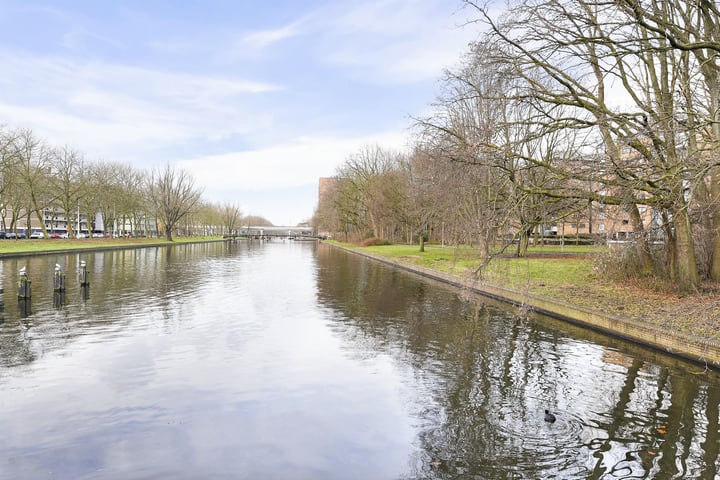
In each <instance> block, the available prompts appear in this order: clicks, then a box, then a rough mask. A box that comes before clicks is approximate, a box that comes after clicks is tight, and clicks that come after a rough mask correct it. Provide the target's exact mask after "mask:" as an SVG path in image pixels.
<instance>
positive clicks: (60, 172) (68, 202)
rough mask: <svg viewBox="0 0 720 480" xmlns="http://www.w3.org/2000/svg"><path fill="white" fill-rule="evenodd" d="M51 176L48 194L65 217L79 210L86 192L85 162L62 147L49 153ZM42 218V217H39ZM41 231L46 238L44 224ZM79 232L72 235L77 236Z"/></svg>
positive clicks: (77, 154)
mask: <svg viewBox="0 0 720 480" xmlns="http://www.w3.org/2000/svg"><path fill="white" fill-rule="evenodd" d="M49 166H50V171H51V173H52V174H51V175H50V176H49V178H48V179H49V187H50V188H49V192H50V193H51V195H52V199H53V200H54V201H53V202H52V203H53V204H54V203H56V204H57V205H58V206H59V207H60V208H61V209H62V211H63V212H65V214H66V215H69V213H70V212H74V211H75V210H76V209H79V208H80V200H81V199H82V198H83V196H85V195H86V194H87V192H88V190H87V188H86V183H85V180H86V173H87V172H86V170H85V161H84V159H83V157H82V155H81V154H80V153H79V152H78V151H77V150H74V149H71V148H69V147H67V146H66V147H63V148H60V149H55V150H53V151H52V152H51V154H50V158H49ZM41 218H42V217H41ZM42 228H43V231H44V232H45V234H46V236H47V231H46V229H45V224H44V222H43V223H42ZM77 233H79V232H75V233H74V234H73V236H74V235H77Z"/></svg>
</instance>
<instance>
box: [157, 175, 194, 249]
mask: <svg viewBox="0 0 720 480" xmlns="http://www.w3.org/2000/svg"><path fill="white" fill-rule="evenodd" d="M201 193H202V192H201V190H200V189H198V188H197V187H195V179H194V178H193V177H192V175H190V173H189V172H187V171H185V170H183V169H180V168H174V167H172V166H171V165H170V164H166V165H165V167H163V168H162V169H160V170H159V171H153V173H152V175H151V176H150V181H149V199H150V203H151V205H152V206H153V208H154V212H155V215H156V217H157V220H158V221H159V222H160V224H161V225H162V227H163V230H164V231H165V238H167V240H168V241H172V239H173V238H172V235H173V231H174V230H175V228H176V227H177V226H178V225H179V224H180V222H181V220H182V219H183V218H185V217H186V216H187V215H189V214H190V213H191V212H192V211H193V208H195V206H196V205H197V203H198V201H199V200H200V197H201Z"/></svg>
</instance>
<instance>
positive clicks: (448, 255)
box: [341, 244, 720, 340]
mask: <svg viewBox="0 0 720 480" xmlns="http://www.w3.org/2000/svg"><path fill="white" fill-rule="evenodd" d="M341 245H342V246H344V247H346V248H351V249H358V250H364V251H368V252H373V253H375V254H377V255H382V256H385V257H391V258H394V259H396V260H398V261H402V262H407V263H410V264H414V265H420V266H423V267H427V268H432V269H435V270H440V271H443V272H447V273H450V274H453V275H458V276H461V277H467V276H470V275H472V274H473V272H475V271H476V270H477V268H478V267H479V266H480V265H481V264H482V259H481V257H480V253H479V251H478V250H477V249H473V248H469V247H449V246H446V247H444V248H441V247H440V246H435V245H431V246H426V247H425V252H420V249H419V247H418V246H417V245H383V246H372V247H359V246H355V245H350V244H341ZM608 252H609V250H608V249H607V247H601V246H573V245H565V246H564V247H560V246H551V245H546V246H538V247H531V248H530V249H529V250H528V256H527V257H525V258H515V257H511V256H510V255H507V256H502V257H497V258H495V259H494V260H492V261H491V262H490V264H489V265H488V266H487V267H485V268H484V269H483V272H482V279H484V280H485V281H487V282H489V283H493V284H496V285H500V286H503V287H507V288H513V289H516V290H522V291H526V292H528V293H530V294H534V295H542V296H545V297H548V298H552V299H555V300H559V301H563V302H566V303H570V304H573V305H578V306H583V307H587V308H592V309H595V310H600V311H603V312H606V313H610V314H615V315H621V316H625V317H628V318H632V319H635V320H639V321H643V322H647V323H652V324H655V325H659V326H661V327H663V328H668V329H671V330H673V331H682V332H685V333H689V334H693V335H698V336H701V337H710V338H716V339H718V340H720V285H718V284H713V283H706V284H704V285H703V291H702V292H698V293H696V294H692V295H685V296H678V295H677V294H675V293H674V292H672V291H666V290H663V289H662V288H657V285H658V283H656V282H653V281H652V279H640V280H638V279H636V280H630V281H623V282H621V281H614V280H612V279H611V278H610V277H609V276H608V275H607V274H604V273H603V272H601V271H598V270H597V269H596V267H595V259H597V258H598V257H599V256H603V255H605V254H607V253H608ZM508 253H512V252H508Z"/></svg>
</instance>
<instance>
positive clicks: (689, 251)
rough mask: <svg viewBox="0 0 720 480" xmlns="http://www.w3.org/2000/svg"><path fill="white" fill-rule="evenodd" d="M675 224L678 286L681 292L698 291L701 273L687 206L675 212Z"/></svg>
mask: <svg viewBox="0 0 720 480" xmlns="http://www.w3.org/2000/svg"><path fill="white" fill-rule="evenodd" d="M673 225H674V226H675V235H676V239H677V245H676V249H675V268H676V272H677V283H678V287H679V288H680V292H681V293H691V292H696V291H697V290H698V288H699V287H700V274H699V273H698V268H697V262H696V259H695V243H694V240H693V237H692V227H691V225H690V217H689V215H688V213H687V209H686V208H681V209H679V210H677V211H674V212H673Z"/></svg>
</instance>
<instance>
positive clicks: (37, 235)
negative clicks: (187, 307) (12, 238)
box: [30, 232, 45, 238]
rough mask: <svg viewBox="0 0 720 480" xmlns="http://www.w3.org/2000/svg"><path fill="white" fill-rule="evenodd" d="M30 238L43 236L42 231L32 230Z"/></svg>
mask: <svg viewBox="0 0 720 480" xmlns="http://www.w3.org/2000/svg"><path fill="white" fill-rule="evenodd" d="M30 238H45V234H44V233H43V232H32V233H31V234H30Z"/></svg>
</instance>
